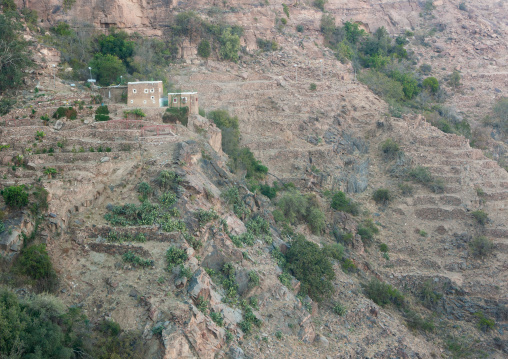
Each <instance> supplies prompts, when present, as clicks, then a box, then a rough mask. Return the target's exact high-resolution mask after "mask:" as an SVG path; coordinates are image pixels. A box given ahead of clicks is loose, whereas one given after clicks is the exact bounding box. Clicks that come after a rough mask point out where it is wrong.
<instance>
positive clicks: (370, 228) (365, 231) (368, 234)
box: [357, 219, 379, 245]
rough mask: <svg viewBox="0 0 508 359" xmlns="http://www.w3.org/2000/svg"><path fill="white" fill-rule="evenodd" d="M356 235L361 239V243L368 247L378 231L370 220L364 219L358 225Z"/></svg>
mask: <svg viewBox="0 0 508 359" xmlns="http://www.w3.org/2000/svg"><path fill="white" fill-rule="evenodd" d="M357 233H358V234H359V235H360V237H362V241H363V242H364V243H365V244H366V245H369V244H370V243H371V241H372V238H373V237H374V234H377V233H379V229H378V228H377V226H376V225H375V224H374V222H372V219H366V220H364V221H363V222H362V223H361V224H359V225H358V228H357Z"/></svg>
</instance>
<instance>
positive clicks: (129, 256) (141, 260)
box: [122, 251, 154, 267]
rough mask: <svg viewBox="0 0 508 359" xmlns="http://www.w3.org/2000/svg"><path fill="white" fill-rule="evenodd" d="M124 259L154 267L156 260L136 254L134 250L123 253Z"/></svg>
mask: <svg viewBox="0 0 508 359" xmlns="http://www.w3.org/2000/svg"><path fill="white" fill-rule="evenodd" d="M122 259H123V260H124V262H127V263H132V264H134V265H138V266H140V267H153V265H154V261H153V260H152V259H144V258H141V257H140V256H138V255H136V254H135V253H134V252H131V251H127V252H126V253H124V254H123V256H122Z"/></svg>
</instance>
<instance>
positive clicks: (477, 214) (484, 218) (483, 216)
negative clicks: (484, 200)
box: [471, 210, 489, 226]
mask: <svg viewBox="0 0 508 359" xmlns="http://www.w3.org/2000/svg"><path fill="white" fill-rule="evenodd" d="M471 215H472V216H473V218H474V219H475V220H476V222H477V223H478V224H479V225H480V226H485V225H486V224H487V223H488V222H489V215H488V214H487V212H485V211H482V210H477V211H474V212H472V213H471Z"/></svg>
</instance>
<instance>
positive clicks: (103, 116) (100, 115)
mask: <svg viewBox="0 0 508 359" xmlns="http://www.w3.org/2000/svg"><path fill="white" fill-rule="evenodd" d="M95 121H109V109H108V106H107V105H102V106H99V107H97V109H96V110H95Z"/></svg>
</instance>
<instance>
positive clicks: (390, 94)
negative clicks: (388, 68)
mask: <svg viewBox="0 0 508 359" xmlns="http://www.w3.org/2000/svg"><path fill="white" fill-rule="evenodd" d="M358 79H359V80H360V81H361V82H363V83H364V84H365V85H367V86H368V87H369V88H370V89H371V90H372V92H374V93H375V94H376V95H378V96H381V97H383V98H385V99H389V100H390V99H391V100H395V101H400V100H401V99H402V98H403V97H404V91H403V87H402V84H401V83H400V82H398V81H396V80H394V79H391V78H390V77H388V76H386V75H385V74H383V73H381V72H378V71H376V70H373V69H371V70H369V71H367V72H363V73H361V74H360V75H359V76H358Z"/></svg>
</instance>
